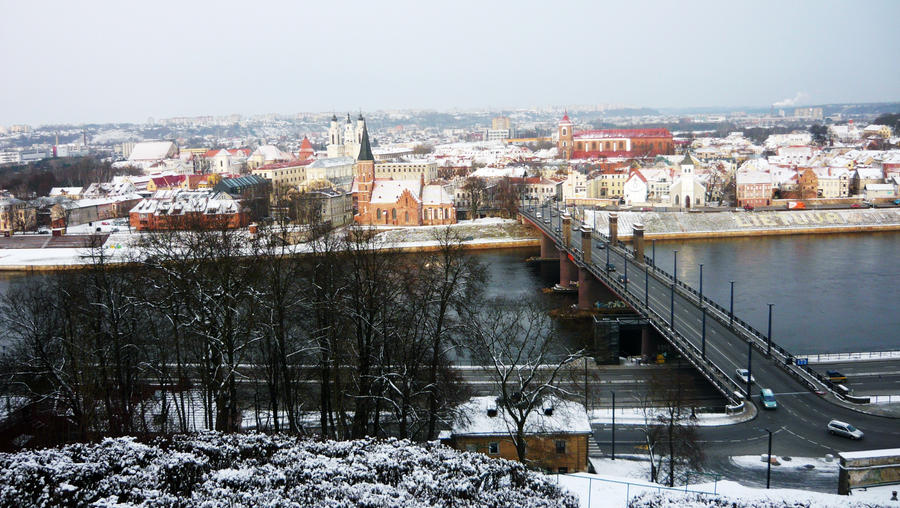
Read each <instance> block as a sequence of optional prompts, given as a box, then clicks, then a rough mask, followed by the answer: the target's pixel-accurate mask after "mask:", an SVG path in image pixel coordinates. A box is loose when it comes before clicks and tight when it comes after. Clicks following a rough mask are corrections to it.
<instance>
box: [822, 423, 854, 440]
mask: <svg viewBox="0 0 900 508" xmlns="http://www.w3.org/2000/svg"><path fill="white" fill-rule="evenodd" d="M827 427H828V432H829V433H830V434H832V435H836V436H844V437H849V438H850V439H862V438H863V431H861V430H859V429H857V428H856V427H854V426H853V425H850V424H849V423H847V422H842V421H840V420H831V421H830V422H828V426H827Z"/></svg>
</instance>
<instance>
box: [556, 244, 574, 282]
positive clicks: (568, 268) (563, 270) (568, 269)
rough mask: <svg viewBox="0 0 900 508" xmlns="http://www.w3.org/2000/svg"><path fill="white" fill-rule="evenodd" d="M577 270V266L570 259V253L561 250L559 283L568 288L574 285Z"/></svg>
mask: <svg viewBox="0 0 900 508" xmlns="http://www.w3.org/2000/svg"><path fill="white" fill-rule="evenodd" d="M575 270H577V267H576V266H575V263H573V262H572V260H571V259H569V253H568V252H566V251H564V250H561V251H559V285H560V286H562V287H563V288H567V289H568V288H570V287H572V281H573V280H575V277H577V274H576V273H575Z"/></svg>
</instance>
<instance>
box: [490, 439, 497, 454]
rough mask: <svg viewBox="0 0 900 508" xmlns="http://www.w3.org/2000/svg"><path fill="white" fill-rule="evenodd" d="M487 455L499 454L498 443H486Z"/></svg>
mask: <svg viewBox="0 0 900 508" xmlns="http://www.w3.org/2000/svg"><path fill="white" fill-rule="evenodd" d="M488 453H489V454H491V455H498V454H499V453H500V443H498V442H496V441H494V442H491V443H488Z"/></svg>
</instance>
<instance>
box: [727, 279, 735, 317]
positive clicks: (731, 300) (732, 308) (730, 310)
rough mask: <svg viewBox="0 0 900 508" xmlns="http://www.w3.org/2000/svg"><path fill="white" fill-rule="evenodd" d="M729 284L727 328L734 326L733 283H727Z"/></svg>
mask: <svg viewBox="0 0 900 508" xmlns="http://www.w3.org/2000/svg"><path fill="white" fill-rule="evenodd" d="M728 282H730V283H731V299H730V300H729V301H730V302H731V304H730V305H729V306H728V326H734V281H733V280H732V281H728Z"/></svg>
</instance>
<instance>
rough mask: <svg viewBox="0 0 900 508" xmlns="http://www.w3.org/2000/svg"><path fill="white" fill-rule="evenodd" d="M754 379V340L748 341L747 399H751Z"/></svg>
mask: <svg viewBox="0 0 900 508" xmlns="http://www.w3.org/2000/svg"><path fill="white" fill-rule="evenodd" d="M752 381H753V341H752V340H748V341H747V400H748V401H749V400H750V383H751V382H752Z"/></svg>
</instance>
